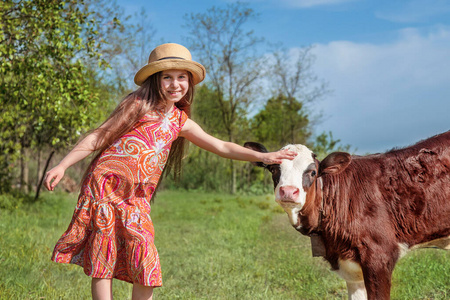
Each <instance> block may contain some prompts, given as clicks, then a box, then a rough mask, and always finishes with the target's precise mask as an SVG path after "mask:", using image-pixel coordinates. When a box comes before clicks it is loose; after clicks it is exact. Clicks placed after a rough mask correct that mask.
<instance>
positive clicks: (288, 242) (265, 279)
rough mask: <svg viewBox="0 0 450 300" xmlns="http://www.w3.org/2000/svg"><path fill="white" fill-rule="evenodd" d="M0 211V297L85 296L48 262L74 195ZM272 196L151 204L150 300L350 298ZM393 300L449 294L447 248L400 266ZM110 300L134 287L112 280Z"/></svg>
mask: <svg viewBox="0 0 450 300" xmlns="http://www.w3.org/2000/svg"><path fill="white" fill-rule="evenodd" d="M41 198H42V199H41V200H40V201H39V202H38V203H35V204H27V203H24V204H22V205H21V207H20V209H9V210H7V209H2V210H0V299H89V298H90V278H89V277H87V276H85V275H84V273H83V270H82V268H80V267H78V266H72V265H60V264H56V263H53V262H51V261H50V256H51V252H52V250H53V246H54V243H55V242H56V241H57V239H58V238H59V236H60V235H61V234H62V233H63V231H64V230H65V229H66V228H67V225H68V223H69V221H70V219H71V215H72V212H73V209H74V206H75V202H76V197H75V196H74V195H65V194H50V193H46V194H43V195H42V197H41ZM272 198H273V197H272V196H271V195H270V196H230V195H220V194H206V193H196V192H181V191H165V192H161V193H159V194H158V197H157V199H156V202H155V203H154V204H153V206H152V219H153V222H154V224H155V231H156V238H155V242H156V246H157V247H158V251H159V254H160V259H161V265H162V271H163V287H162V288H158V289H156V290H155V298H156V299H346V297H347V296H346V294H347V292H346V287H345V282H344V281H343V280H342V279H340V278H339V277H338V276H337V275H335V274H334V273H333V272H331V271H330V270H329V265H328V264H327V263H326V262H324V261H323V260H322V259H320V258H313V257H311V251H310V243H309V240H308V238H306V237H303V236H301V235H300V234H298V233H297V232H296V231H295V230H293V229H292V227H291V226H290V225H289V222H288V219H287V217H286V215H285V214H284V213H283V212H282V211H281V209H280V208H278V206H277V205H276V204H275V203H274V201H273V199H272ZM392 285H393V289H392V299H448V298H450V252H448V251H442V250H418V251H415V252H412V253H410V254H408V255H407V256H406V257H405V258H403V259H402V260H401V261H400V262H399V263H398V265H397V267H396V269H395V272H394V276H393V284H392ZM113 290H114V295H115V298H116V299H129V298H130V295H131V285H130V284H127V283H124V282H120V281H117V280H116V281H114V287H113Z"/></svg>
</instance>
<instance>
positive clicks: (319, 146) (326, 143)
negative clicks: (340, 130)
mask: <svg viewBox="0 0 450 300" xmlns="http://www.w3.org/2000/svg"><path fill="white" fill-rule="evenodd" d="M340 141H341V140H339V139H337V140H335V139H334V138H333V133H332V132H331V131H329V132H328V133H327V132H322V134H320V135H319V136H317V138H316V142H315V144H314V147H313V152H314V153H315V154H316V155H317V158H318V159H319V160H321V159H323V158H325V157H326V156H327V155H328V154H330V153H331V152H334V151H343V152H349V151H350V145H340V144H339V143H340Z"/></svg>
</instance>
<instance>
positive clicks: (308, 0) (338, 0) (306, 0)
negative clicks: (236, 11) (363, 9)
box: [225, 0, 361, 8]
mask: <svg viewBox="0 0 450 300" xmlns="http://www.w3.org/2000/svg"><path fill="white" fill-rule="evenodd" d="M225 1H227V2H237V1H240V0H225ZM355 1H361V0H270V1H268V2H269V3H272V4H274V5H276V6H279V5H282V6H285V7H288V8H310V7H315V6H325V5H339V4H342V3H347V2H355ZM245 2H250V3H252V2H253V3H255V2H256V3H264V2H267V0H247V1H245Z"/></svg>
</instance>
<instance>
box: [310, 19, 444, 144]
mask: <svg viewBox="0 0 450 300" xmlns="http://www.w3.org/2000/svg"><path fill="white" fill-rule="evenodd" d="M313 52H314V54H315V55H316V63H315V71H316V73H317V75H318V76H319V77H320V78H323V79H325V80H327V81H328V82H329V83H330V87H331V89H333V90H334V92H333V94H332V95H331V96H328V97H327V99H326V100H324V101H322V102H320V103H319V104H320V106H321V108H322V109H323V111H324V113H325V115H326V116H328V119H326V121H325V122H324V123H323V124H322V125H321V126H320V129H321V130H332V131H333V134H334V136H335V137H337V138H341V140H342V142H343V143H346V144H351V145H352V146H354V147H357V148H358V150H359V151H358V152H359V153H364V152H379V151H384V150H387V149H389V148H392V147H395V146H406V145H409V144H412V143H414V142H415V141H417V140H419V139H423V138H426V137H428V136H430V135H433V134H437V133H439V132H443V131H446V130H449V129H450V55H449V53H450V28H443V27H441V28H434V30H432V31H431V32H428V33H426V34H423V33H420V32H419V31H417V30H415V29H404V30H402V31H401V32H400V33H399V38H398V39H397V41H395V42H393V43H390V44H381V45H375V44H358V43H354V42H347V41H335V42H331V43H328V44H318V45H316V47H315V48H314V49H313Z"/></svg>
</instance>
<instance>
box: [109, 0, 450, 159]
mask: <svg viewBox="0 0 450 300" xmlns="http://www.w3.org/2000/svg"><path fill="white" fill-rule="evenodd" d="M230 2H235V1H233V0H205V1H200V0H189V1H186V0H165V1H160V0H119V1H117V3H118V4H119V5H120V6H122V7H123V8H124V9H125V12H126V13H127V14H133V13H135V12H138V11H139V10H141V9H142V8H144V9H145V11H146V12H147V15H148V20H149V23H150V24H151V26H152V27H153V29H154V30H155V40H158V41H161V42H175V43H180V44H183V43H184V42H186V39H185V37H186V36H188V34H189V32H188V29H187V28H185V26H184V24H185V23H186V20H185V18H184V16H185V15H186V14H191V13H204V12H206V11H207V9H209V8H211V7H212V6H216V7H225V6H226V5H227V3H230ZM246 2H247V3H248V4H249V6H250V7H251V8H252V9H253V10H254V11H255V12H256V13H258V18H257V19H256V20H254V21H252V23H250V24H248V26H249V28H252V29H253V30H254V32H255V36H258V37H263V38H264V39H265V41H266V42H267V43H270V44H276V45H282V46H283V47H284V48H287V49H290V50H291V51H292V53H295V51H296V49H299V48H303V47H308V46H312V50H311V53H312V55H313V56H314V58H315V61H314V63H313V66H312V71H313V72H314V73H315V75H317V77H318V78H319V79H320V80H321V81H323V82H326V83H327V84H328V87H329V89H330V91H331V92H330V93H329V94H327V95H326V96H325V97H324V98H323V99H322V100H320V101H318V102H317V103H315V104H314V107H313V109H314V111H315V112H317V113H321V114H322V115H323V117H322V121H321V122H320V123H319V124H318V125H316V127H315V134H320V133H322V132H324V131H326V132H329V131H331V132H332V133H333V138H335V139H339V140H340V141H341V144H343V145H350V146H351V151H352V152H354V153H355V154H368V153H377V152H384V151H387V150H390V149H392V148H400V147H406V146H409V145H412V144H414V143H416V142H418V141H420V140H422V139H425V138H428V137H431V136H433V135H436V134H439V133H442V132H445V131H448V130H450V0H250V1H246ZM154 46H155V45H152V47H154ZM149 51H151V49H149ZM194 60H195V57H194Z"/></svg>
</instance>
